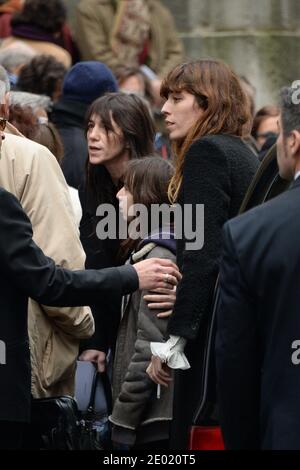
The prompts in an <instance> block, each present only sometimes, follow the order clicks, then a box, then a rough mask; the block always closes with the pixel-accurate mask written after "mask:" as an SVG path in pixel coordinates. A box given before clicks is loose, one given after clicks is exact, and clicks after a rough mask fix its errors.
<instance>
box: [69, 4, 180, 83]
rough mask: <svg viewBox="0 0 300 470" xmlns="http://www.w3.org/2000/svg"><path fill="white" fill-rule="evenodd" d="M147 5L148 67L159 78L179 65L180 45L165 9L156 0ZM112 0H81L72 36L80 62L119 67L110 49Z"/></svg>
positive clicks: (112, 19) (112, 17) (113, 12)
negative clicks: (91, 61)
mask: <svg viewBox="0 0 300 470" xmlns="http://www.w3.org/2000/svg"><path fill="white" fill-rule="evenodd" d="M148 3H149V6H150V15H151V18H150V25H151V26H150V33H151V41H150V49H149V55H150V63H149V67H151V68H152V70H154V72H156V73H157V74H158V75H159V76H160V77H163V76H164V75H165V74H166V73H167V72H168V71H169V70H170V69H171V68H172V67H174V66H175V65H177V64H178V63H180V62H182V58H183V46H182V43H181V41H180V40H179V37H178V34H177V32H176V29H175V26H174V21H173V18H172V15H171V14H170V12H169V10H167V8H165V7H164V6H163V5H161V3H160V2H158V1H157V0H148ZM114 15H115V11H114V1H113V0H81V2H80V3H79V5H78V7H77V18H76V25H75V37H76V41H77V44H78V47H79V50H80V53H81V58H82V60H99V61H101V62H104V63H105V64H106V65H107V66H108V67H110V68H112V69H114V68H115V67H116V66H118V65H120V63H119V61H118V58H117V57H116V56H115V55H114V53H113V52H112V50H111V47H110V35H111V31H112V28H113V24H114Z"/></svg>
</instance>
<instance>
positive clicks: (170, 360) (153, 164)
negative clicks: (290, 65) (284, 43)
mask: <svg viewBox="0 0 300 470" xmlns="http://www.w3.org/2000/svg"><path fill="white" fill-rule="evenodd" d="M0 31H1V35H0V38H1V39H0V41H1V42H0V133H1V140H0V226H1V227H0V228H1V230H0V260H1V263H0V273H1V279H2V283H1V286H0V290H1V294H2V295H1V298H2V306H3V308H2V312H1V313H2V315H1V320H0V341H1V344H4V345H5V348H4V351H5V354H4V357H0V383H1V388H0V448H1V449H12V448H19V449H21V448H24V447H25V448H26V445H28V442H30V444H31V445H33V446H34V445H35V446H36V447H38V444H37V443H34V442H33V440H30V439H26V442H25V440H24V435H25V434H27V435H29V434H30V433H31V434H32V436H34V434H35V432H36V430H34V429H33V428H32V426H31V425H30V418H31V401H32V399H39V398H44V397H57V396H60V395H70V396H74V390H75V389H74V381H75V372H76V362H77V360H79V361H87V362H91V363H93V364H94V367H95V370H98V371H99V372H100V373H101V372H103V371H104V370H105V369H106V367H107V358H108V356H110V357H113V365H112V378H111V386H112V393H113V408H112V413H111V415H110V417H109V420H110V427H111V443H112V444H111V445H112V448H114V449H122V450H124V449H127V450H129V449H131V450H134V449H146V448H147V449H151V448H152V449H187V448H188V439H189V428H190V426H191V424H192V422H193V416H194V414H195V410H196V408H197V405H198V403H199V399H200V396H201V389H202V383H203V377H204V351H205V347H206V341H207V331H208V328H209V325H210V320H211V313H212V302H213V298H214V290H215V286H216V281H217V278H218V276H219V277H220V300H219V303H218V306H217V337H216V357H215V360H216V389H217V401H218V409H219V419H220V423H221V428H222V434H223V439H224V443H225V447H226V448H228V449H247V448H266V449H300V440H299V438H298V429H299V423H300V417H298V412H297V409H298V406H297V385H298V383H299V378H298V377H299V373H298V369H297V364H295V361H292V360H291V356H292V353H293V349H295V347H294V345H295V340H297V331H298V327H299V320H298V315H297V304H298V302H297V294H298V288H297V284H298V280H299V276H300V262H299V256H300V252H299V248H298V244H297V234H298V232H297V230H298V225H299V222H298V220H299V219H298V217H297V216H298V212H299V209H298V208H299V204H298V200H297V197H298V190H299V174H300V163H299V162H300V105H299V104H297V103H295V102H294V100H293V89H292V88H288V87H286V88H284V89H283V90H282V91H281V94H280V100H279V104H278V105H276V106H275V105H273V104H272V105H268V104H266V106H264V107H263V108H262V109H260V110H258V111H256V110H255V97H254V95H255V89H254V87H253V86H252V85H251V84H250V83H249V82H248V80H247V79H246V78H245V77H240V76H238V75H237V74H236V73H235V72H234V71H233V70H232V69H231V68H230V67H229V66H228V65H227V64H225V63H223V62H222V61H220V60H216V59H209V58H208V59H200V58H199V59H198V60H185V59H184V51H183V45H182V42H181V40H180V38H179V36H178V34H177V32H176V29H175V25H174V20H173V18H172V15H171V13H170V12H169V10H168V9H167V8H166V7H165V6H163V5H162V3H161V2H160V1H158V0H151V1H150V0H149V1H147V2H146V1H145V0H122V1H119V0H97V1H96V0H83V1H81V2H79V3H78V6H77V10H76V18H75V23H74V30H72V31H71V28H70V27H69V25H68V17H67V13H66V9H65V6H64V3H63V2H62V0H52V1H51V2H44V1H43V0H0ZM270 149H271V151H272V152H274V151H275V152H277V160H278V168H279V173H280V176H281V177H282V178H283V179H284V180H286V181H288V182H290V181H292V180H293V179H294V180H295V181H294V183H293V184H292V185H291V188H290V189H289V190H288V191H286V192H285V193H284V194H282V195H280V196H278V197H277V198H275V199H274V200H272V201H270V202H268V203H266V204H264V205H262V206H260V207H258V208H255V209H252V210H251V211H248V212H246V213H245V214H244V215H241V216H239V215H238V214H239V210H240V207H241V205H242V202H243V200H244V197H245V195H246V193H247V190H248V188H249V186H250V184H251V182H252V181H253V178H254V177H255V175H256V172H257V170H258V171H260V170H259V168H260V165H261V162H262V161H263V160H264V158H265V157H266V155H267V154H268V153H269V151H270ZM157 207H160V208H161V207H163V208H164V212H162V213H159V214H158V216H157V212H156V209H157ZM201 208H204V212H203V213H204V218H201V217H200V215H199V214H201ZM143 211H144V212H143ZM141 214H144V217H142V216H141ZM179 216H180V217H179ZM179 219H180V220H179ZM230 219H232V220H230ZM200 229H201V230H202V242H201V240H200V242H201V243H199V239H198V238H199V233H200V232H201V230H200ZM191 233H192V236H190V235H191ZM1 352H2V349H1Z"/></svg>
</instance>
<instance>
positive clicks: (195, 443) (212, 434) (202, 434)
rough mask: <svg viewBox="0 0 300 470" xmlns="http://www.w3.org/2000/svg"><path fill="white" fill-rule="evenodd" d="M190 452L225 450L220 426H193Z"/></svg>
mask: <svg viewBox="0 0 300 470" xmlns="http://www.w3.org/2000/svg"><path fill="white" fill-rule="evenodd" d="M189 450H225V447H224V441H223V437H222V432H221V428H220V427H219V426H192V428H191V431H190V441H189Z"/></svg>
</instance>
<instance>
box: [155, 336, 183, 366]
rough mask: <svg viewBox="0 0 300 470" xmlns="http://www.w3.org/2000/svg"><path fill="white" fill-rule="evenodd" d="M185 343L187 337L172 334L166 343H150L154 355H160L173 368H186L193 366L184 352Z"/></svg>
mask: <svg viewBox="0 0 300 470" xmlns="http://www.w3.org/2000/svg"><path fill="white" fill-rule="evenodd" d="M185 345H186V339H185V338H181V337H180V336H173V335H170V338H169V339H168V341H167V342H166V343H150V348H151V352H152V354H153V356H158V357H159V358H160V359H161V360H162V361H163V362H166V363H167V365H168V366H169V367H170V368H171V369H183V370H185V369H190V367H191V366H190V364H189V361H188V360H187V358H186V356H185V354H184V352H183V350H184V347H185Z"/></svg>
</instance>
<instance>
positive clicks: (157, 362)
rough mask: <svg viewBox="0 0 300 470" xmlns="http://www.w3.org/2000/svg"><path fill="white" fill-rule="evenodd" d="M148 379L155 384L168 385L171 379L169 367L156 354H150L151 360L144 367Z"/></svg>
mask: <svg viewBox="0 0 300 470" xmlns="http://www.w3.org/2000/svg"><path fill="white" fill-rule="evenodd" d="M146 373H147V374H148V375H149V377H150V379H151V380H153V382H155V383H156V384H159V385H163V386H164V387H168V386H169V383H170V382H171V381H172V378H171V369H170V368H169V367H168V366H167V364H166V363H164V362H162V360H161V359H160V358H159V357H158V356H152V358H151V362H150V364H149V366H148V367H147V369H146Z"/></svg>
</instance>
